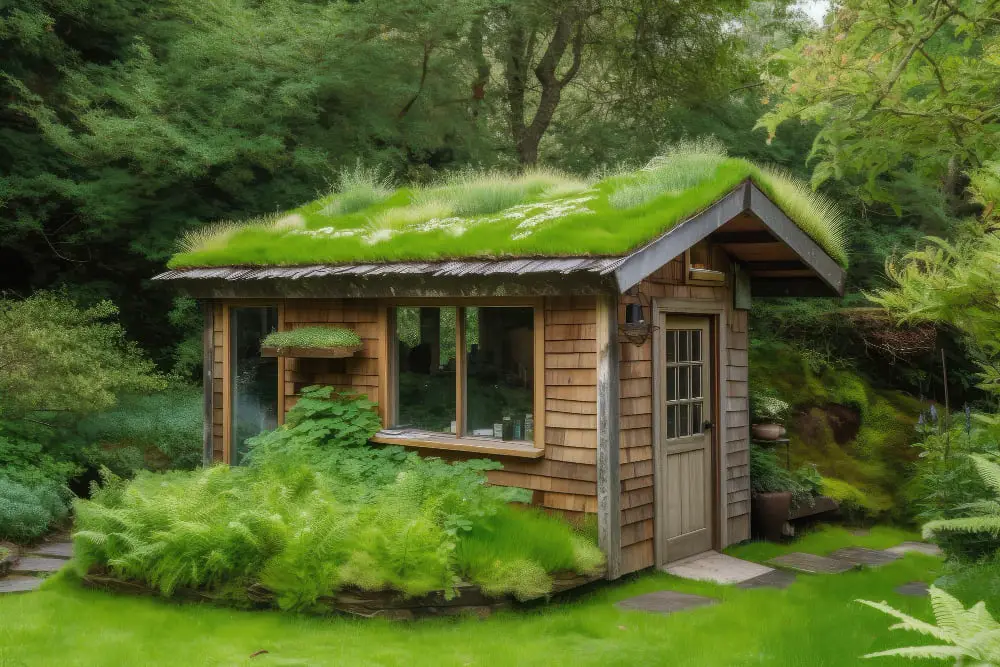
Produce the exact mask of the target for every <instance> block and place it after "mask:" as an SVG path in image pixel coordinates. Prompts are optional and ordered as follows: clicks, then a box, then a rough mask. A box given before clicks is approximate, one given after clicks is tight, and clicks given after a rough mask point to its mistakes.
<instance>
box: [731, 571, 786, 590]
mask: <svg viewBox="0 0 1000 667" xmlns="http://www.w3.org/2000/svg"><path fill="white" fill-rule="evenodd" d="M793 583H795V575H794V574H792V573H791V572H785V571H784V570H771V571H770V572H768V573H767V574H762V575H760V576H759V577H754V578H753V579H747V580H746V581H741V582H740V583H738V584H737V585H736V586H737V588H788V587H789V586H791V585H792V584H793Z"/></svg>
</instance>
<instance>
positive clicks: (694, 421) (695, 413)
mask: <svg viewBox="0 0 1000 667" xmlns="http://www.w3.org/2000/svg"><path fill="white" fill-rule="evenodd" d="M701 424H702V417H701V402H700V401H699V402H698V403H692V404H691V428H692V430H693V431H694V432H695V433H701V430H702V429H701Z"/></svg>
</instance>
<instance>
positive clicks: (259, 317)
mask: <svg viewBox="0 0 1000 667" xmlns="http://www.w3.org/2000/svg"><path fill="white" fill-rule="evenodd" d="M229 317H230V321H229V330H230V348H229V349H230V354H231V355H232V356H231V358H230V374H231V378H230V383H231V384H230V401H231V406H232V422H231V431H230V432H231V440H232V444H231V447H232V456H231V462H232V463H233V464H234V465H238V464H239V463H240V462H241V461H242V460H243V457H244V456H245V455H246V451H247V445H246V441H247V439H248V438H252V437H253V436H255V435H258V434H259V433H261V432H262V431H267V430H270V429H273V428H275V427H277V425H278V360H277V358H275V357H261V356H260V341H261V339H262V338H264V337H265V336H267V334H269V333H271V332H272V331H275V330H277V328H278V309H277V308H274V307H263V308H261V307H248V308H231V309H230V311H229Z"/></svg>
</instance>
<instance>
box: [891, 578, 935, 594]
mask: <svg viewBox="0 0 1000 667" xmlns="http://www.w3.org/2000/svg"><path fill="white" fill-rule="evenodd" d="M927 588H928V586H927V584H925V583H924V582H922V581H911V582H910V583H908V584H903V585H902V586H899V587H898V588H896V592H897V593H899V594H900V595H910V596H912V597H924V596H926V595H927Z"/></svg>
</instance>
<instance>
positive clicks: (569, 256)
mask: <svg viewBox="0 0 1000 667" xmlns="http://www.w3.org/2000/svg"><path fill="white" fill-rule="evenodd" d="M766 185H768V183H767V182H765V181H764V180H762V179H761V178H758V177H757V175H756V174H755V173H748V174H746V175H744V177H743V178H741V179H740V180H738V181H737V182H736V184H735V186H733V185H731V184H730V185H727V186H726V187H725V189H724V191H723V192H721V193H719V194H713V195H712V198H711V201H710V202H707V203H704V202H703V203H702V204H701V205H700V206H699V207H698V210H696V211H693V212H691V213H685V214H682V215H680V216H678V215H677V214H676V211H675V212H674V213H673V214H672V215H673V216H674V218H676V219H666V218H665V219H664V220H663V221H662V222H661V224H660V225H659V228H658V229H655V230H654V232H653V233H649V234H648V235H647V237H646V238H645V239H644V240H643V242H641V243H639V244H634V245H633V247H631V248H629V249H627V251H625V252H614V250H615V248H613V247H611V248H609V249H610V250H611V251H612V252H606V253H600V252H594V251H593V250H591V251H590V252H587V253H586V254H582V253H581V254H574V253H573V252H572V249H570V250H569V251H567V252H563V253H561V254H560V255H558V256H554V255H549V256H545V255H542V254H540V253H538V252H537V251H532V250H531V249H530V248H528V249H526V250H524V251H523V256H517V254H516V253H515V252H511V251H505V252H504V253H502V256H496V257H489V256H482V255H481V253H480V254H479V256H476V252H474V251H473V252H470V255H472V256H468V257H461V256H455V255H456V254H457V253H454V252H449V254H450V255H452V256H449V257H435V258H428V259H423V260H421V259H419V258H411V259H409V260H406V259H398V258H395V257H390V258H387V259H384V260H381V261H379V260H377V259H372V258H370V257H366V256H364V254H365V253H366V252H367V250H365V247H366V246H364V245H361V244H359V245H357V248H358V250H357V251H356V252H357V254H358V255H359V256H358V258H357V260H356V261H347V260H345V259H344V258H341V257H338V258H337V261H327V262H317V263H314V264H304V263H301V262H295V263H291V264H290V263H288V262H285V263H282V264H278V263H268V262H266V261H259V260H252V261H249V262H244V263H238V262H230V263H228V264H227V263H226V262H227V261H229V260H228V259H227V258H228V257H230V256H229V255H226V254H225V253H223V254H221V255H220V256H219V257H217V258H214V259H212V258H209V256H208V255H202V256H198V255H197V253H194V254H192V255H190V257H189V258H185V257H184V256H180V257H179V259H180V260H181V261H175V262H173V263H172V269H171V270H170V271H168V272H166V273H163V274H161V275H159V276H157V277H156V278H157V279H158V280H166V281H171V282H172V283H175V284H177V285H178V286H182V287H183V288H184V290H186V291H187V292H188V293H190V294H191V295H193V296H195V297H197V298H198V299H200V300H203V303H204V304H205V309H204V314H205V324H204V326H205V335H204V346H205V350H204V354H205V359H206V363H205V366H204V368H205V372H204V386H205V399H206V400H205V416H206V429H205V460H206V463H211V462H226V463H232V464H235V463H238V460H239V457H240V456H241V455H242V452H243V442H244V440H245V439H246V438H247V437H249V436H251V435H254V434H255V433H257V432H259V431H261V430H262V429H266V428H272V427H274V426H275V425H276V424H280V423H281V422H282V420H283V417H284V414H285V413H286V411H287V410H289V409H290V408H291V406H293V405H294V403H295V401H296V398H297V396H298V394H299V392H300V391H301V389H302V388H303V387H306V386H309V385H313V384H328V385H333V386H336V387H340V388H343V389H345V390H348V391H351V392H357V393H363V394H367V396H368V397H369V398H370V399H372V400H373V401H376V402H377V403H378V406H379V410H380V413H381V416H382V421H383V426H384V428H383V430H382V431H381V432H380V433H379V434H378V435H377V436H376V437H375V438H374V442H375V444H373V446H378V444H377V443H392V444H398V445H403V446H406V447H414V448H417V449H419V450H420V451H421V452H424V453H426V454H428V455H436V456H443V457H445V458H455V457H489V458H495V459H496V460H498V461H500V462H501V463H502V464H503V469H502V470H499V471H494V472H491V473H490V480H491V481H492V482H493V483H495V484H502V485H513V486H518V487H523V488H526V489H530V490H531V491H532V492H533V502H534V503H536V504H538V505H540V506H542V507H545V508H549V509H552V510H558V511H560V512H563V513H565V514H567V515H570V516H579V515H582V514H584V513H586V514H596V515H597V522H598V528H599V536H600V545H601V548H602V549H603V550H604V551H605V553H606V554H607V557H608V565H609V576H610V577H612V578H615V577H618V576H621V575H622V574H626V573H629V572H633V571H636V570H640V569H643V568H647V567H651V566H654V565H663V564H665V563H668V562H671V561H675V560H677V559H680V558H684V557H687V556H690V555H693V554H696V553H700V552H703V551H707V550H710V549H719V548H722V547H725V546H727V545H729V544H732V543H735V542H739V541H741V540H744V539H747V538H748V537H749V536H750V517H749V513H750V479H749V466H748V463H749V461H748V455H749V451H748V447H749V425H750V424H749V411H748V392H747V381H748V368H747V347H748V308H749V304H750V298H751V295H753V296H775V295H803V296H809V295H816V296H821V295H827V296H832V295H839V294H842V292H843V288H844V269H843V267H842V265H841V264H842V263H843V260H842V259H841V260H840V261H838V260H835V259H834V256H836V255H837V249H836V248H833V247H831V246H830V243H829V242H827V243H826V247H824V245H821V243H820V242H818V241H817V240H816V238H814V237H816V236H817V235H816V234H815V233H813V234H812V235H811V234H809V233H807V232H806V231H804V228H803V227H804V225H803V221H802V219H801V218H802V215H801V214H799V215H798V219H796V218H794V217H793V214H794V212H792V211H789V212H788V213H787V214H786V211H785V210H783V208H782V207H781V206H779V204H778V203H777V200H780V197H775V196H774V195H773V194H772V196H771V197H769V196H768V195H765V194H764V189H767V188H766V187H764V186H766ZM771 189H772V190H774V189H775V188H774V187H772V188H771ZM598 190H599V188H598ZM563 199H565V197H564V198H563ZM576 199H578V200H580V199H584V198H583V197H577V198H576ZM557 201H562V200H560V199H558V198H557ZM658 201H660V200H654V201H652V202H651V203H650V204H648V205H647V206H646V208H645V209H643V211H645V212H644V213H643V215H646V216H649V215H653V214H655V212H656V210H657V207H658V206H660V204H658ZM663 201H668V202H669V201H672V200H663ZM325 206H327V207H329V204H328V203H327V204H325ZM786 208H788V209H791V208H792V207H791V206H790V205H786ZM814 208H815V207H814ZM820 209H822V207H820ZM314 210H315V209H314ZM650 211H652V213H650ZM597 213H600V211H599V210H598V211H597ZM814 213H815V211H814ZM819 213H821V214H828V213H829V211H828V210H826V211H824V210H819ZM292 215H293V216H294V215H296V214H294V213H293V214H292ZM348 217H350V216H348ZM502 217H504V216H497V217H495V218H493V219H499V218H502ZM508 217H511V218H512V219H513V220H514V221H515V222H517V221H518V220H520V221H522V222H523V220H524V219H525V218H524V216H523V215H521V216H520V217H518V216H516V215H510V214H508ZM571 217H572V216H571ZM576 217H577V220H573V219H571V220H569V221H567V222H565V223H564V224H576V225H581V227H580V228H581V230H582V229H583V228H582V225H584V224H587V225H592V224H595V221H596V220H597V219H598V218H597V216H595V215H594V214H593V211H591V212H587V211H584V212H583V214H581V215H577V216H576ZM456 219H458V218H456ZM287 220H288V218H287V217H286V218H284V219H282V220H278V221H277V222H276V223H274V229H275V230H276V231H275V232H274V236H273V238H272V241H273V242H274V243H281V242H282V241H281V239H286V238H289V233H290V232H288V231H287V230H288V228H289V225H290V226H291V228H292V229H293V232H292V233H294V229H296V227H295V225H298V228H299V229H301V224H302V221H301V220H299V219H295V218H292V222H291V223H288V222H287ZM309 224H313V226H314V227H315V224H314V223H309ZM498 224H499V223H498ZM519 224H520V223H519ZM425 226H426V225H425ZM517 228H518V227H514V229H517ZM323 229H332V230H333V231H332V232H329V231H327V232H324V234H325V235H326V236H324V237H323V238H324V239H326V238H327V237H332V238H333V240H336V239H337V238H338V237H337V233H338V232H337V230H338V229H340V228H339V227H337V226H336V225H334V226H332V227H330V226H327V227H324V228H323ZM269 233H270V232H269ZM413 233H414V234H416V233H427V232H426V231H422V230H416V231H413ZM515 234H516V232H515ZM581 234H582V232H581ZM345 236H346V235H345ZM227 238H228V239H229V241H227V244H229V245H232V244H235V243H236V241H235V238H234V237H227ZM268 238H271V237H268ZM310 238H317V237H316V236H312V237H310ZM441 238H442V239H446V237H443V236H442V237H441ZM820 240H822V239H820ZM297 241H298V240H296V242H297ZM444 242H445V241H442V243H444ZM330 247H335V246H333V245H331V246H330ZM337 247H339V246H337ZM338 252H340V251H339V250H338ZM388 254H391V253H388ZM209 260H210V261H209ZM307 326H321V327H339V328H344V329H349V330H351V331H354V332H356V333H357V334H358V336H360V338H361V345H360V346H358V347H359V349H356V350H350V351H349V352H348V353H338V354H327V353H326V352H324V351H323V350H315V349H300V350H285V351H283V352H279V353H278V354H277V356H262V355H261V347H260V341H261V339H262V337H263V336H265V335H266V334H268V333H269V332H270V331H275V330H277V331H290V330H295V329H297V328H301V327H307Z"/></svg>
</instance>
